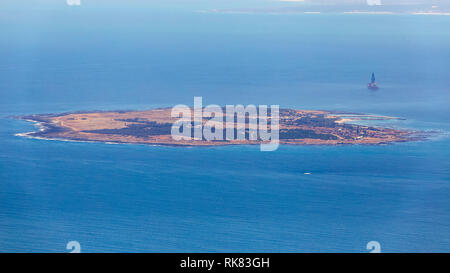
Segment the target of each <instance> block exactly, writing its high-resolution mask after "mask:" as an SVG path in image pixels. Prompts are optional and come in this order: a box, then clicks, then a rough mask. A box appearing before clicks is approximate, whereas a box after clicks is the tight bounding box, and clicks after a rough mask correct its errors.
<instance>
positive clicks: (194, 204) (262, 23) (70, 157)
mask: <svg viewBox="0 0 450 273" xmlns="http://www.w3.org/2000/svg"><path fill="white" fill-rule="evenodd" d="M196 10H197V9H195V8H173V9H171V8H167V7H152V8H149V9H137V8H136V9H130V10H127V9H125V8H123V9H121V8H120V7H116V6H113V7H108V6H101V4H98V5H93V6H89V5H82V6H80V7H77V8H73V7H68V6H64V5H61V6H57V7H53V8H49V7H46V6H43V7H26V8H18V7H15V6H14V5H13V6H10V7H7V9H6V11H2V12H1V13H0V28H1V29H2V31H1V32H0V252H10V251H20V252H67V251H68V250H66V244H67V242H69V241H73V240H75V241H78V242H80V244H81V250H82V251H83V252H93V251H99V252H113V251H121V252H131V251H133V252H144V251H145V252H147V251H150V252H183V251H193V252H205V251H213V252H214V251H223V252H235V251H244V252H260V251H262V252H272V251H275V252H278V251H280V252H306V251H307V252H311V251H312V252H324V251H327V252H330V251H331V252H339V251H345V252H366V251H367V250H366V244H367V242H369V241H378V242H380V244H381V247H382V251H385V252H407V251H424V252H437V251H445V252H448V251H450V160H449V158H450V138H449V132H450V107H449V104H450V68H449V64H450V17H449V16H412V15H402V16H390V15H376V16H374V15H338V14H334V15H333V14H329V15H327V14H321V15H273V14H272V15H264V14H220V13H201V12H197V11H196ZM372 72H375V73H376V75H377V78H378V81H379V84H380V85H381V87H382V88H381V89H380V90H379V91H376V92H373V91H369V90H367V89H366V87H365V86H366V83H367V82H368V80H369V78H370V74H371V73H372ZM193 96H203V101H204V104H222V105H224V104H279V105H280V106H281V107H283V108H290V107H292V108H300V109H325V110H344V111H352V112H362V113H374V114H380V115H392V116H398V117H402V118H405V119H406V120H405V121H395V122H385V123H384V124H383V125H384V126H395V127H398V128H411V129H417V130H431V131H436V133H435V134H434V136H433V138H432V139H431V140H429V141H425V142H414V143H402V144H395V145H387V146H339V147H325V146H319V147H310V146H295V147H294V146H282V147H281V148H280V149H279V150H278V151H276V152H269V153H262V152H260V151H259V148H258V147H252V146H235V147H214V148H176V147H156V146H145V145H111V144H101V143H76V142H63V141H46V140H36V139H26V138H20V137H16V136H14V134H16V133H21V132H28V131H32V130H34V129H35V128H34V126H33V125H32V124H30V123H27V122H24V121H18V120H14V119H10V118H8V116H11V115H20V114H31V113H57V112H66V111H78V110H126V109H149V108H154V107H162V106H173V105H176V104H179V103H184V104H193ZM304 173H311V174H310V175H305V174H304Z"/></svg>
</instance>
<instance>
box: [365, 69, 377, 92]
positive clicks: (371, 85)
mask: <svg viewBox="0 0 450 273" xmlns="http://www.w3.org/2000/svg"><path fill="white" fill-rule="evenodd" d="M367 88H369V89H372V90H376V89H378V83H377V81H376V79H375V73H372V78H371V79H370V83H369V84H367Z"/></svg>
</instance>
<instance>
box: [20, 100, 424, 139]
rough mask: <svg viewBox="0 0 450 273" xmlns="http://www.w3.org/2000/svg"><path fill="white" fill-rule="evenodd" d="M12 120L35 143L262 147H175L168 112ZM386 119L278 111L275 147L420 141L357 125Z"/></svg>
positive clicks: (409, 133)
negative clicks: (30, 126)
mask: <svg viewBox="0 0 450 273" xmlns="http://www.w3.org/2000/svg"><path fill="white" fill-rule="evenodd" d="M16 118H19V119H23V120H27V121H30V122H34V123H35V124H36V125H37V126H38V127H39V130H38V131H34V132H28V133H19V134H17V135H18V136H23V137H31V138H40V139H58V140H71V141H92V142H107V143H132V144H150V145H171V146H174V145H176V146H217V145H236V144H260V143H262V142H263V141H262V140H261V139H259V138H258V139H257V140H249V138H246V139H245V140H206V139H196V140H178V141H176V140H174V139H173V138H172V136H171V128H172V124H173V123H174V122H175V121H176V120H177V119H176V118H173V117H171V108H161V109H152V110H146V111H94V112H72V113H62V114H36V115H26V116H20V117H16ZM392 119H399V118H397V117H387V116H377V115H365V114H357V113H343V112H333V111H322V110H317V111H316V110H294V109H280V111H279V139H280V144H290V145H341V144H372V145H376V144H388V143H394V142H406V141H414V140H419V139H423V138H422V137H421V136H418V134H417V132H414V131H410V130H401V129H394V128H380V127H378V126H377V127H375V126H368V125H363V124H362V122H361V121H367V120H392ZM247 121H248V117H247ZM246 130H248V128H246ZM224 131H225V130H224Z"/></svg>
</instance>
